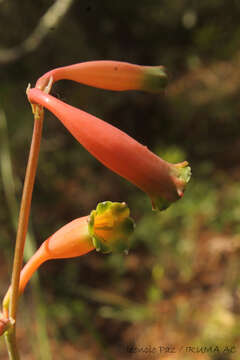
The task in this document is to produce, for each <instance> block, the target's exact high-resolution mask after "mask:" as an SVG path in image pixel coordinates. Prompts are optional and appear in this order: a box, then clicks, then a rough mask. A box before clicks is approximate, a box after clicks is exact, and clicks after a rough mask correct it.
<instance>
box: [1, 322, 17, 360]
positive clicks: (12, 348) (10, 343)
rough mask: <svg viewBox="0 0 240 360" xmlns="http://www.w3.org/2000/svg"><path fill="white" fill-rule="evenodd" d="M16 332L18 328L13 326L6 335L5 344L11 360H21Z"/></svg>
mask: <svg viewBox="0 0 240 360" xmlns="http://www.w3.org/2000/svg"><path fill="white" fill-rule="evenodd" d="M15 332H16V328H15V326H13V327H12V328H11V329H9V330H8V331H6V333H5V334H4V337H5V342H6V345H7V350H8V356H9V359H10V360H20V357H19V352H18V348H17V343H16V334H15Z"/></svg>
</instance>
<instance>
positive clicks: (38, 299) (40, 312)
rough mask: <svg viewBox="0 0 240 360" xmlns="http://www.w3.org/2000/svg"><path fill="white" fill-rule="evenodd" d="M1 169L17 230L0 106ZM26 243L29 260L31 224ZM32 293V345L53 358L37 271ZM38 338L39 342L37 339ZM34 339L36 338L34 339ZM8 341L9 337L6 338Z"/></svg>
mask: <svg viewBox="0 0 240 360" xmlns="http://www.w3.org/2000/svg"><path fill="white" fill-rule="evenodd" d="M0 169H1V171H0V172H1V178H2V184H3V190H4V194H5V197H6V204H7V207H8V210H9V215H10V218H11V221H12V226H13V228H14V229H15V230H16V231H17V218H18V208H19V206H18V201H17V198H16V194H15V177H14V175H13V165H12V159H11V152H10V145H9V138H8V128H7V119H6V116H5V113H4V111H3V109H1V107H0ZM28 228H29V229H28V234H27V236H26V244H25V248H24V260H25V261H27V260H29V259H30V257H31V256H32V255H33V254H34V252H35V251H36V240H35V238H34V234H33V231H32V230H31V226H28ZM31 281H32V284H33V287H32V294H33V298H34V299H35V300H34V301H35V303H36V306H35V316H36V317H37V319H38V321H37V322H36V328H37V336H36V334H35V335H34V334H32V336H31V337H32V347H33V350H34V351H35V353H36V358H37V357H39V360H40V359H41V360H51V359H52V356H51V351H50V346H49V341H48V334H47V324H46V306H45V304H44V299H43V294H42V291H41V286H40V282H39V277H38V276H37V273H36V274H35V276H33V277H32V280H31ZM36 338H37V342H36V340H35V339H36ZM33 339H34V340H33ZM6 341H7V339H6Z"/></svg>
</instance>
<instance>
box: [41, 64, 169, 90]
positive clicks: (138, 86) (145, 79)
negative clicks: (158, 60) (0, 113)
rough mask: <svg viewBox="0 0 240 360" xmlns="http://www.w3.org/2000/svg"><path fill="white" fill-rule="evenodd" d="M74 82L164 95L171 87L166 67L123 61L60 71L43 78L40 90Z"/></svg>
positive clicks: (70, 66)
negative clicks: (166, 89)
mask: <svg viewBox="0 0 240 360" xmlns="http://www.w3.org/2000/svg"><path fill="white" fill-rule="evenodd" d="M51 77H52V79H53V83H54V82H56V81H58V80H63V79H65V80H72V81H76V82H79V83H82V84H85V85H90V86H94V87H97V88H101V89H105V90H115V91H125V90H143V91H147V92H154V93H158V92H161V91H162V90H163V89H164V88H165V87H166V85H167V75H166V72H165V68H164V67H163V66H141V65H135V64H130V63H127V62H121V61H111V60H106V61H105V60H100V61H88V62H83V63H79V64H74V65H69V66H64V67H59V68H56V69H53V70H50V71H48V72H47V73H46V74H44V75H43V76H41V77H40V78H39V79H38V81H37V83H36V87H37V88H38V89H40V90H42V89H43V87H44V86H45V85H46V84H47V83H48V80H49V78H51Z"/></svg>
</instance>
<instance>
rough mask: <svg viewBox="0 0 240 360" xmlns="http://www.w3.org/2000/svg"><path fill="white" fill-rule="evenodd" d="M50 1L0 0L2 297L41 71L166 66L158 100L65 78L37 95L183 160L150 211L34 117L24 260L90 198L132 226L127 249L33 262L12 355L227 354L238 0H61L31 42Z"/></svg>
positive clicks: (237, 155) (234, 240) (232, 330)
mask: <svg viewBox="0 0 240 360" xmlns="http://www.w3.org/2000/svg"><path fill="white" fill-rule="evenodd" d="M62 2H63V1H62ZM53 4H54V2H53V1H47V0H39V1H37V2H34V1H29V0H22V1H21V2H20V1H17V0H8V1H7V0H1V1H0V132H1V133H0V161H1V177H0V239H1V241H0V271H1V278H0V279H1V280H0V293H1V296H2V297H3V296H4V293H5V291H6V290H7V287H8V284H9V280H10V274H11V265H12V257H13V249H14V241H15V225H16V216H17V213H18V206H19V201H20V198H21V191H22V183H23V179H24V174H25V168H26V162H27V155H28V151H29V145H30V140H31V132H32V125H33V118H32V114H31V108H30V106H29V104H28V102H27V100H26V96H25V89H26V87H27V85H28V83H29V82H30V83H31V84H32V85H33V84H34V83H35V81H36V80H37V78H38V77H39V76H41V75H42V74H44V73H45V72H47V71H48V70H50V69H52V68H55V67H59V66H64V65H69V64H73V63H77V62H82V61H89V60H102V59H108V60H111V59H113V60H120V61H128V62H132V63H136V64H143V65H164V66H166V67H167V69H168V72H169V86H168V87H167V89H166V91H164V92H163V93H162V94H161V95H152V94H146V93H143V92H142V93H141V92H125V93H117V92H107V91H104V90H98V89H93V88H90V87H86V86H84V85H80V84H74V83H72V82H67V81H61V82H59V83H57V84H56V85H54V88H53V92H52V93H53V94H54V95H55V96H57V97H59V98H60V99H62V100H63V101H66V102H67V103H69V104H72V105H74V106H77V107H79V108H81V109H83V110H85V111H88V112H90V113H91V114H94V115H96V116H98V117H100V118H102V119H104V120H106V121H107V122H109V123H111V124H113V125H114V126H116V127H118V128H120V129H122V130H123V131H125V132H127V133H128V134H129V135H131V136H133V137H134V138H135V139H137V140H138V141H139V142H141V143H143V144H144V145H147V146H148V147H149V148H150V149H151V150H152V151H154V152H155V153H156V154H158V155H160V156H161V157H162V158H164V159H166V160H168V161H171V162H179V161H183V160H188V161H189V163H190V165H191V167H192V173H193V175H192V179H191V182H190V184H189V185H188V187H187V191H186V192H185V195H184V197H183V199H182V200H181V201H179V202H178V203H176V204H173V205H172V206H171V207H170V208H169V209H168V210H167V211H165V212H161V213H155V212H152V210H151V203H150V201H149V199H148V198H147V196H146V195H145V194H144V193H142V192H141V191H140V190H139V189H137V188H135V187H134V186H133V185H132V184H130V183H128V182H127V181H126V180H124V179H121V178H120V177H118V176H117V175H115V174H113V173H111V172H110V171H109V170H108V169H106V168H104V166H102V165H101V164H100V163H98V162H97V160H95V159H94V158H93V157H92V156H91V155H89V154H88V153H87V152H86V151H85V149H83V148H82V147H81V145H80V144H78V143H77V142H76V141H75V140H74V139H73V137H72V136H71V135H70V134H69V133H68V132H67V131H66V129H65V128H64V127H63V126H62V125H61V124H60V122H59V121H58V120H57V119H56V118H54V117H53V116H52V115H50V114H49V113H47V112H46V117H45V123H44V132H43V141H42V146H41V154H40V160H39V167H38V173H37V179H36V186H35V189H34V194H33V203H32V214H31V226H30V227H31V234H30V238H29V239H28V246H27V249H26V250H27V251H26V258H27V257H29V256H30V254H31V251H33V249H34V246H39V244H41V242H42V241H43V240H44V239H45V238H47V237H48V236H49V235H50V234H52V233H53V232H55V231H56V230H57V229H58V228H59V227H61V226H62V225H64V224H66V223H67V222H69V221H70V220H72V219H74V218H77V217H80V216H83V215H87V214H89V213H90V211H91V210H92V209H94V208H95V207H96V204H97V203H98V202H100V201H104V200H111V201H126V202H127V203H128V205H129V207H130V209H131V214H132V217H133V218H134V219H135V221H136V223H137V227H136V231H135V235H134V238H133V243H132V248H131V251H130V253H129V255H128V256H125V255H119V254H113V255H101V254H98V253H94V252H92V253H90V254H88V255H85V256H83V257H81V258H77V259H68V260H56V261H51V262H49V263H46V264H44V265H43V266H42V267H41V269H40V271H39V278H40V280H38V279H36V278H35V281H34V283H33V284H32V285H29V286H28V287H27V289H26V294H25V295H24V299H23V300H22V301H21V303H20V310H19V321H18V339H19V346H20V349H21V353H22V354H23V358H24V359H31V360H32V359H34V360H43V359H44V360H65V359H66V360H71V359H90V360H92V359H117V360H118V359H119V360H121V359H126V358H131V359H134V360H135V359H140V360H141V359H148V358H150V359H160V358H161V359H164V360H167V359H171V360H192V359H200V360H208V359H213V360H230V359H231V360H237V359H239V358H240V338H239V334H240V322H239V320H240V281H239V274H240V236H239V231H240V186H239V180H240V166H239V164H240V139H239V131H240V122H239V120H240V115H239V110H240V106H239V88H240V70H239V69H240V52H239V46H240V24H239V16H240V1H239V0H228V1H224V0H210V1H209V0H208V1H207V0H201V1H197V0H195V1H193V0H138V1H136V0H131V1H126V0H121V1H116V2H114V1H110V0H101V1H100V0H99V1H97V0H92V1H87V0H81V1H80V0H73V1H72V5H71V6H70V8H69V9H68V11H66V13H65V14H64V16H63V17H62V19H61V21H58V22H57V23H56V24H54V25H52V26H50V29H48V31H47V32H46V36H43V37H42V39H41V41H39V43H38V44H37V40H36V38H34V39H35V40H34V39H33V46H32V48H31V46H30V45H31V44H30V45H29V44H26V43H24V41H25V39H27V38H28V37H29V36H31V34H33V32H34V29H35V28H36V26H37V24H38V22H39V20H40V18H41V17H42V16H43V15H44V14H45V13H46V12H47V10H48V9H49V7H50V6H52V5H53ZM43 25H44V24H43ZM43 25H42V26H43ZM43 28H44V26H43ZM40 30H41V27H40ZM30 39H31V37H30ZM34 41H35V43H34ZM34 44H35V45H34ZM7 49H11V50H10V51H9V50H7ZM31 49H32V50H31ZM30 50H31V51H30ZM11 171H12V173H11ZM0 341H1V342H0V356H1V359H3V360H6V359H7V355H6V350H5V346H4V343H3V340H2V339H1V340H0ZM134 346H135V348H134ZM159 346H163V347H166V346H171V347H174V349H175V353H169V352H166V348H165V350H164V349H162V352H161V353H160V351H159V348H158V347H159ZM189 346H190V347H192V348H191V349H190V350H189V348H186V347H189ZM216 346H217V347H218V350H219V351H217V350H216V351H213V350H214V349H215V348H216ZM226 346H228V350H229V351H228V350H227V349H226V348H225V347H226ZM147 347H148V348H147ZM149 347H156V349H157V351H156V352H154V353H149ZM180 349H182V351H180ZM204 349H205V350H204ZM224 349H225V351H224ZM230 350H231V351H230Z"/></svg>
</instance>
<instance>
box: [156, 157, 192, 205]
mask: <svg viewBox="0 0 240 360" xmlns="http://www.w3.org/2000/svg"><path fill="white" fill-rule="evenodd" d="M191 175H192V172H191V168H190V166H189V165H188V162H187V161H183V162H181V163H178V164H175V165H174V167H173V170H172V176H173V178H174V182H175V185H176V192H177V196H176V198H175V199H174V200H173V201H169V200H167V199H165V198H162V197H160V196H156V197H152V208H153V210H159V211H162V210H166V209H167V208H168V207H169V206H170V205H171V204H172V203H173V202H175V201H177V200H179V199H181V198H182V197H183V194H184V191H185V188H186V186H187V183H188V182H189V181H190V178H191Z"/></svg>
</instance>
